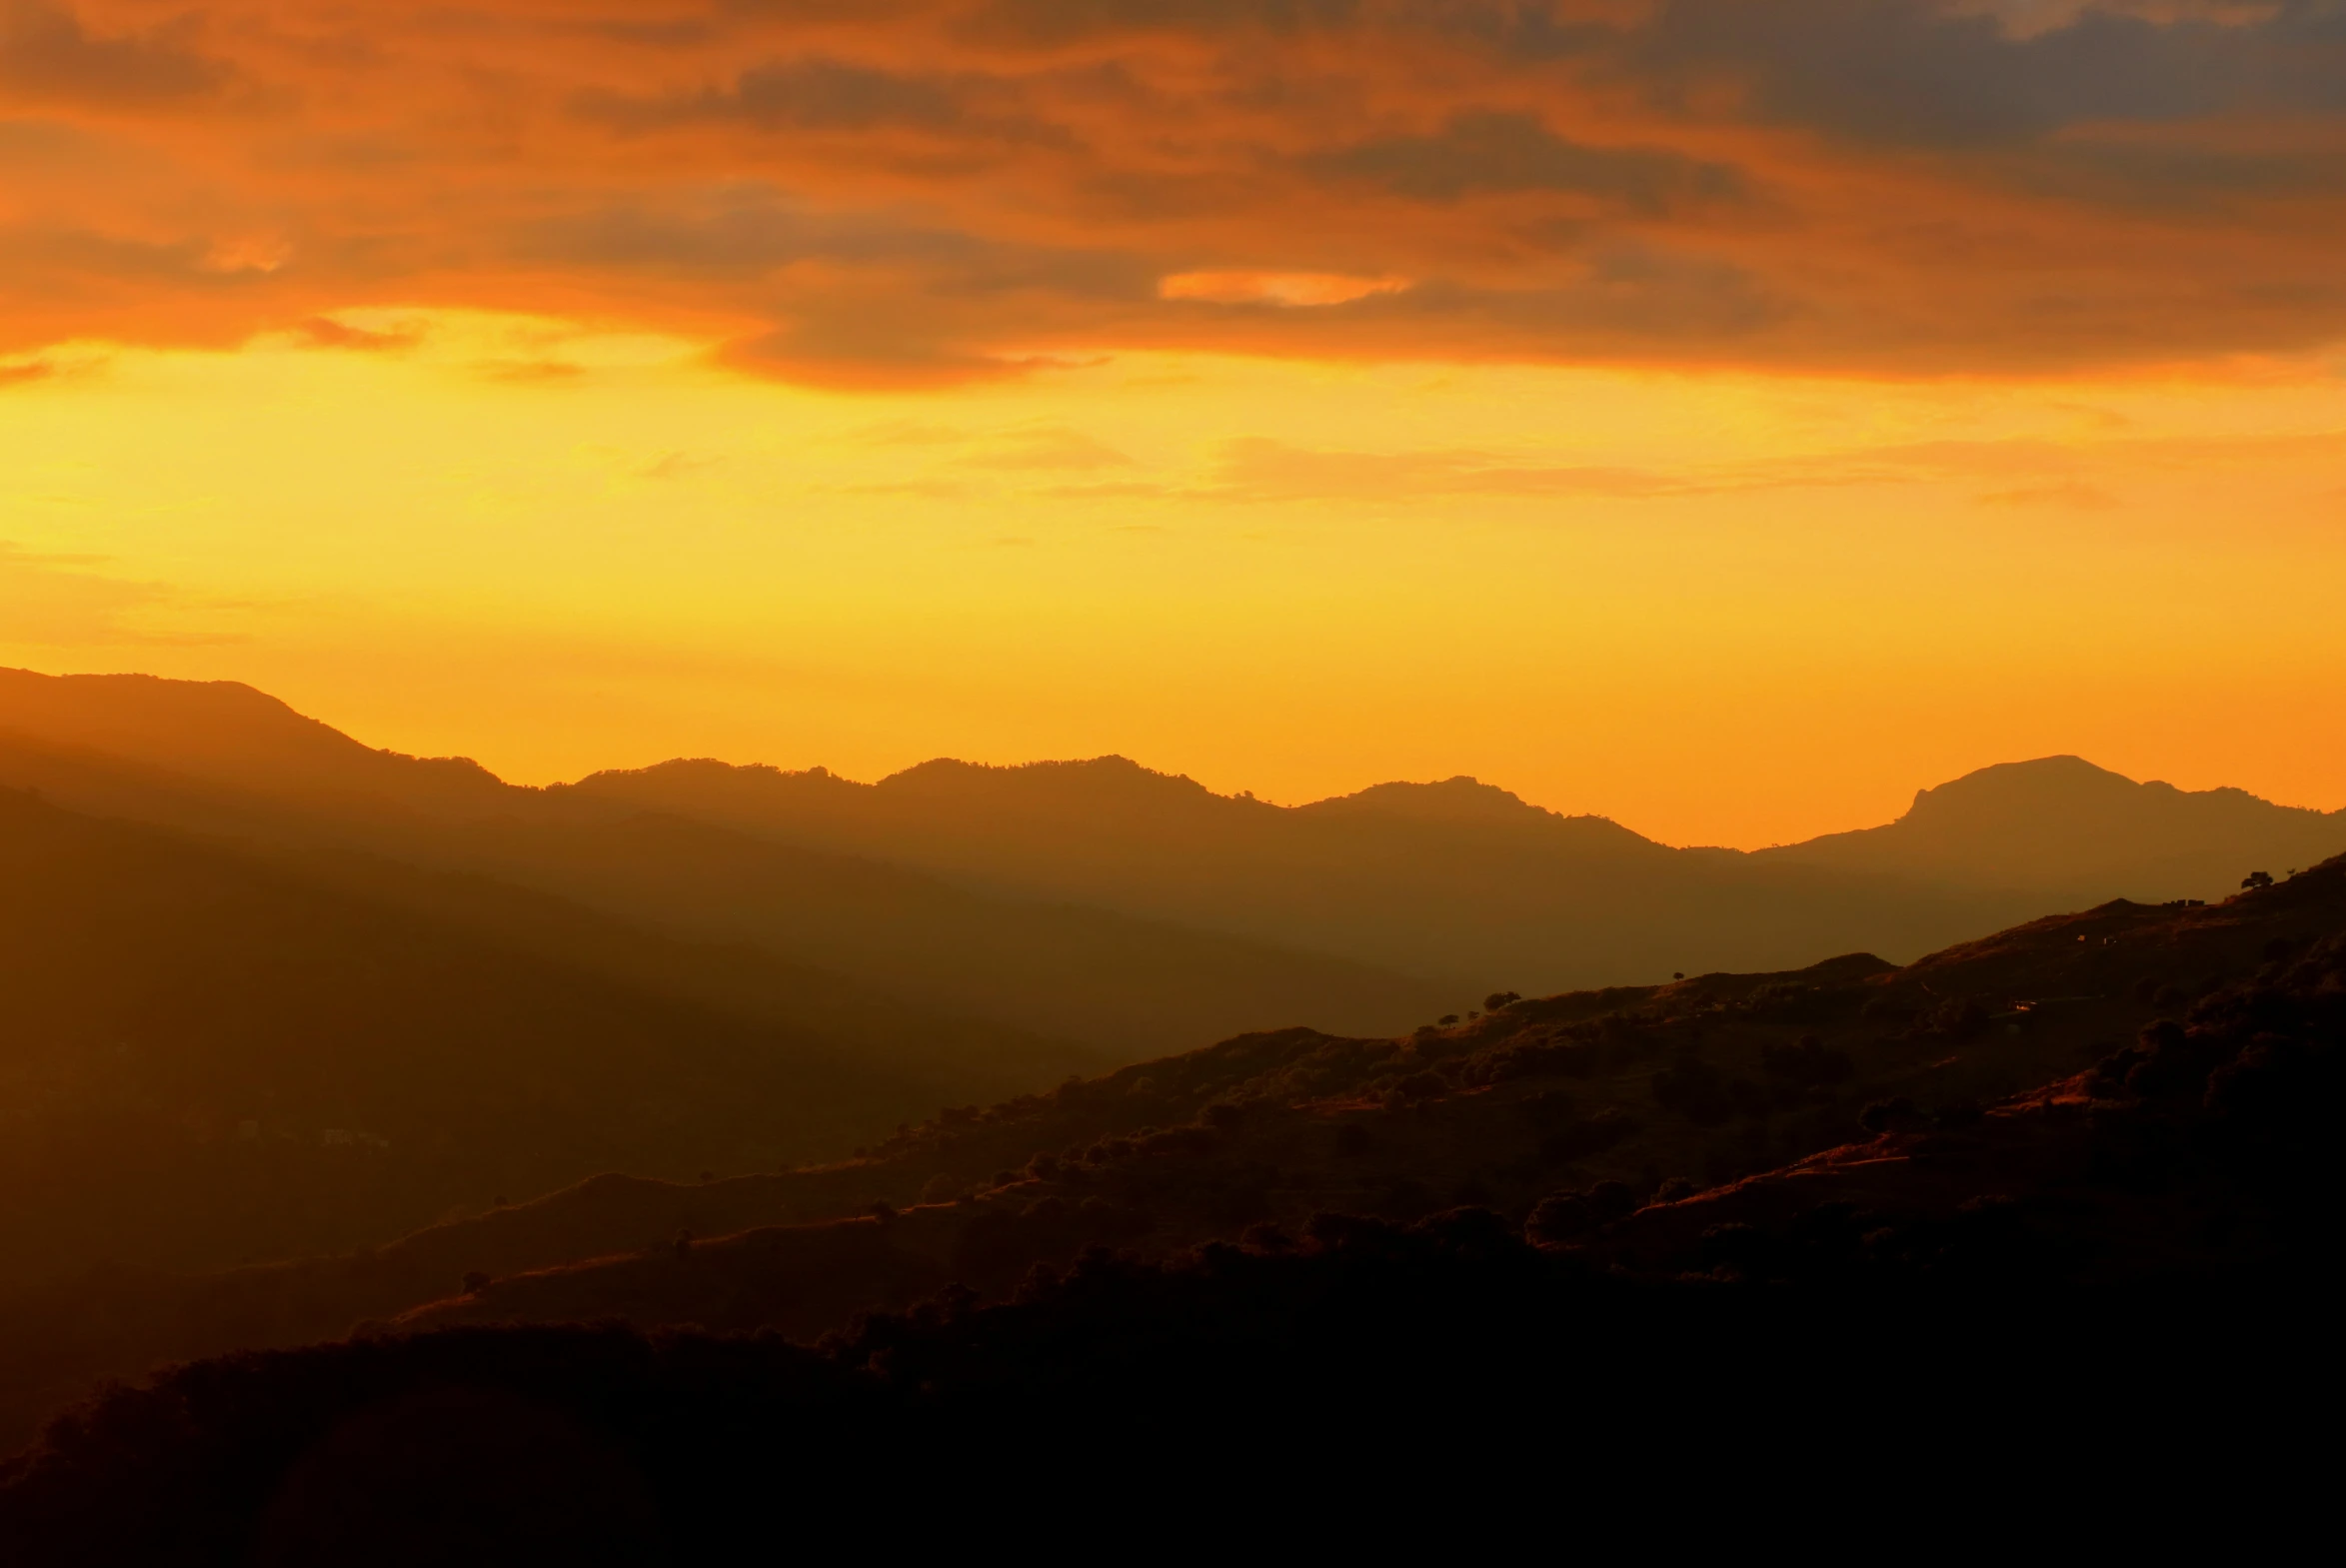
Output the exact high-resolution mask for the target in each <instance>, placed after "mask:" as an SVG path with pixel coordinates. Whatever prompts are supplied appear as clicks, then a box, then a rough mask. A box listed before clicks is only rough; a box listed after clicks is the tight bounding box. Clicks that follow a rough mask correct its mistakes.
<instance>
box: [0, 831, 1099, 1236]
mask: <svg viewBox="0 0 2346 1568" xmlns="http://www.w3.org/2000/svg"><path fill="white" fill-rule="evenodd" d="M311 869H312V870H313V871H315V870H316V866H315V865H313V866H312V867H311ZM342 871H343V874H342V876H341V878H340V880H341V883H342V884H341V885H339V886H337V885H334V884H333V878H329V877H322V876H319V875H314V874H313V875H307V876H305V875H300V874H297V873H296V871H295V870H294V869H292V868H289V867H287V866H286V865H284V864H281V863H277V862H273V861H271V860H269V859H267V858H263V857H258V856H255V855H251V854H240V853H237V852H235V851H234V850H232V849H229V848H226V847H223V846H220V845H217V844H208V843H205V842H201V841H198V840H195V839H191V838H186V837H181V836H177V835H173V834H169V833H166V832H163V831H160V830H157V829H152V828H146V827H141V826H135V825H132V824H128V823H123V822H118V821H109V820H104V819H100V818H96V817H90V816H85V815H80V814H77V813H74V812H69V811H66V810H63V809H61V808H59V807H57V806H55V805H53V804H49V803H46V802H43V801H40V800H37V799H34V798H33V797H31V796H28V795H24V794H19V793H15V792H12V791H0V987H4V988H5V992H6V994H7V996H8V998H9V1006H8V1009H7V1016H6V1018H5V1020H0V1075H4V1079H0V1103H4V1104H5V1111H4V1112H0V1114H4V1115H5V1118H6V1125H7V1137H6V1138H5V1140H0V1191H4V1192H5V1193H7V1194H8V1197H7V1200H6V1201H4V1202H0V1255H4V1256H5V1258H6V1260H7V1261H6V1264H5V1266H4V1267H0V1277H7V1278H14V1279H23V1278H28V1277H39V1276H41V1275H53V1274H56V1273H59V1272H61V1271H64V1270H67V1269H71V1268H78V1267H81V1266H85V1265H87V1264H90V1263H93V1262H97V1261H100V1260H106V1261H109V1262H112V1263H116V1264H124V1265H137V1264H147V1265H167V1266H173V1267H218V1266H221V1265H223V1264H227V1263H232V1262H236V1261H241V1260H245V1259H257V1258H266V1257H279V1256H288V1255H293V1254H296V1253H302V1252H315V1251H319V1250H328V1249H335V1248H341V1247H348V1246H352V1245H356V1244H359V1243H362V1242H371V1241H375V1240H380V1239H383V1238H386V1237H389V1236H394V1235H397V1234H399V1233H400V1232H402V1231H404V1230H408V1229H412V1228H414V1227H415V1226H417V1225H419V1224H422V1223H425V1222H428V1221H430V1220H432V1219H434V1218H436V1217H439V1216H441V1215H442V1214H444V1213H446V1212H447V1211H448V1210H450V1209H451V1208H455V1209H460V1210H468V1211H470V1210H478V1209H480V1208H483V1207H486V1206H487V1205H488V1204H489V1203H490V1202H491V1200H492V1199H496V1198H499V1197H500V1196H501V1195H502V1196H504V1197H509V1198H514V1199H521V1198H526V1197H529V1196H531V1195H533V1194H536V1193H541V1192H545V1191H547V1190H549V1189H552V1188H556V1187H560V1186H563V1185H566V1184H567V1183H570V1182H573V1181H576V1180H578V1179H580V1178H581V1177H584V1176H587V1175H591V1174H594V1173H595V1172H598V1171H603V1170H612V1169H625V1170H632V1171H637V1172H641V1173H644V1174H647V1175H658V1174H670V1175H682V1176H691V1175H694V1174H696V1173H697V1172H699V1171H702V1170H705V1169H707V1170H715V1171H722V1172H740V1171H744V1170H756V1169H774V1168H776V1167H777V1166H779V1165H783V1164H787V1163H795V1162H798V1161H803V1160H805V1159H808V1158H811V1157H819V1156H821V1155H823V1154H825V1153H827V1152H838V1151H844V1150H845V1149H846V1148H847V1147H848V1146H849V1145H850V1144H852V1143H853V1142H855V1141H856V1140H858V1139H859V1138H865V1137H869V1136H871V1135H872V1134H873V1133H874V1132H877V1131H879V1130H882V1129H885V1128H886V1127H888V1126H890V1125H892V1124H894V1123H895V1122H897V1121H898V1120H900V1119H902V1118H904V1117H905V1116H906V1115H907V1114H918V1113H919V1112H920V1111H921V1110H922V1109H923V1108H925V1107H927V1106H931V1105H934V1104H935V1103H936V1098H937V1096H938V1095H939V1094H940V1093H941V1092H949V1091H952V1092H963V1093H966V1092H968V1091H970V1090H971V1089H973V1088H977V1089H980V1090H981V1091H983V1090H984V1089H985V1088H986V1087H988V1086H993V1087H994V1088H995V1089H996V1091H997V1092H999V1090H1000V1088H1001V1087H1004V1086H1010V1085H1015V1084H1017V1083H1019V1082H1022V1081H1024V1082H1036V1081H1049V1080H1050V1079H1051V1078H1054V1077H1057V1076H1059V1075H1061V1074H1062V1073H1064V1072H1065V1071H1066V1070H1067V1069H1068V1068H1070V1067H1071V1066H1075V1065H1078V1064H1081V1063H1084V1062H1086V1061H1088V1060H1093V1059H1096V1058H1088V1057H1087V1056H1086V1055H1085V1054H1084V1053H1083V1052H1081V1051H1079V1050H1076V1049H1074V1048H1072V1047H1069V1046H1066V1045H1063V1044H1054V1043H1053V1042H1049V1041H1046V1040H1041V1039H1037V1038H1034V1037H1032V1036H1024V1035H1020V1034H1018V1033H1017V1032H1015V1031H1012V1030H1007V1029H1004V1028H1001V1027H1000V1026H997V1025H989V1024H983V1023H974V1022H971V1021H969V1020H967V1019H957V1018H954V1017H951V1016H947V1015H941V1014H936V1013H924V1012H919V1011H915V1010H911V1009H906V1008H902V1007H894V1006H891V1005H889V1004H886V1003H878V1002H874V1001H872V1000H870V999H869V998H865V997H862V996H860V995H858V994H856V992H855V990H854V989H853V988H852V987H851V986H850V985H848V984H847V982H844V981H842V980H839V979H838V978H836V977H833V976H829V975H824V974H822V973H820V972H817V971H807V970H795V971H794V970H790V969H788V968H786V967H784V966H781V965H777V964H775V963H774V962H773V961H772V960H770V959H766V958H763V957H762V956H760V955H756V954H745V953H742V952H739V951H732V952H728V951H725V950H723V949H714V948H696V947H693V946H691V945H689V944H684V943H678V942H672V941H665V940H662V939H660V938H657V937H648V936H645V935H643V934H642V933H640V932H635V931H631V930H628V929H627V928H626V927H622V926H615V925H614V924H613V923H612V922H610V921H607V920H603V919H600V918H598V917H595V916H593V915H591V914H589V913H588V912H587V911H584V910H580V909H577V908H575V907H566V906H563V905H561V904H559V903H558V902H556V901H555V900H551V899H547V898H544V897H542V896H536V895H522V894H515V893H513V892H512V891H511V890H510V889H502V888H498V887H496V886H494V885H490V884H480V883H478V882H469V883H468V882H464V881H461V880H459V881H454V882H451V881H448V880H446V879H434V878H430V877H424V876H419V875H417V874H416V873H413V872H411V871H407V870H405V869H403V868H399V867H395V866H380V865H378V866H372V867H370V866H367V865H365V864H364V863H362V862H347V863H345V864H344V865H343V866H342ZM370 878H371V879H372V881H373V882H374V884H375V885H374V887H373V888H372V889H371V890H370V889H367V888H365V887H363V886H362V884H363V883H365V882H366V881H368V880H369V879H370ZM387 890H388V891H390V892H392V893H393V894H395V896H383V895H382V894H383V893H384V892H385V891H387ZM370 891H371V893H372V895H370Z"/></svg>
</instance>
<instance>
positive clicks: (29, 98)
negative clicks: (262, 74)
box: [0, 0, 229, 108]
mask: <svg viewBox="0 0 2346 1568" xmlns="http://www.w3.org/2000/svg"><path fill="white" fill-rule="evenodd" d="M185 33H186V28H185V27H184V26H177V27H168V28H164V29H159V30H150V31H146V32H142V33H127V34H117V35H112V36H98V35H94V34H92V33H91V32H90V31H89V30H88V29H87V28H85V27H84V26H83V24H82V21H81V18H80V17H79V16H77V15H76V14H75V13H74V12H73V11H71V10H68V9H66V8H64V7H62V6H57V5H51V4H48V3H46V0H0V99H13V100H16V101H18V102H21V103H68V104H86V105H93V106H102V107H106V108H138V107H141V106H146V105H156V104H171V103H175V102H180V101H184V100H188V99H192V98H199V97H203V96H205V95H208V94H210V93H212V92H214V91H215V90H217V89H218V88H219V87H220V86H221V85H223V84H224V83H225V82H226V81H227V79H228V75H229V73H228V70H227V68H226V67H224V66H222V65H220V64H219V63H217V62H215V61H212V60H208V59H206V58H204V57H203V56H201V55H199V54H197V53H195V52H194V51H193V50H191V49H189V48H188V47H186V40H185Z"/></svg>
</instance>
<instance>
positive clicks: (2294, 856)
mask: <svg viewBox="0 0 2346 1568" xmlns="http://www.w3.org/2000/svg"><path fill="white" fill-rule="evenodd" d="M2341 851H2346V811H2313V810H2305V809H2302V808H2299V807H2295V806H2286V805H2275V804H2273V803H2272V802H2271V801H2269V800H2260V799H2258V798H2257V797H2256V796H2255V795H2252V794H2250V793H2248V792H2247V791H2246V790H2243V789H2202V790H2196V791H2193V790H2183V789H2178V788H2176V787H2175V786H2174V785H2172V784H2156V783H2153V784H2136V783H2135V782H2134V781H2132V780H2131V779H2127V778H2124V777H2122V776H2120V775H2118V774H2113V773H2110V772H2108V771H2107V770H2104V769H2100V768H2096V767H2094V766H2093V765H2092V764H2091V763H2088V762H2085V761H2084V760H2083V759H2081V758H2075V757H2044V758H2039V759H2037V760H2036V761H2035V762H2032V763H2005V764H2002V765H2000V766H1998V767H1994V768H1983V769H1981V770H1979V771H1978V772H1977V773H1973V774H1966V775H1964V776H1963V777H1962V778H1960V779H1957V780H1955V781H1954V782H1953V783H1951V784H1940V785H1939V786H1938V787H1937V788H1935V789H1924V790H1921V791H1919V792H1917V793H1916V795H1915V796H1914V804H1913V806H1912V807H1911V808H1910V809H1909V810H1908V811H1907V812H1906V814H1905V815H1904V816H1901V817H1899V818H1898V819H1897V820H1896V821H1894V822H1891V823H1888V824H1887V825H1885V826H1881V827H1867V828H1862V829H1860V830H1858V831H1856V832H1846V833H1831V834H1828V835H1826V836H1825V837H1822V838H1811V839H1809V840H1808V841H1807V842H1805V843H1797V844H1788V845H1785V846H1783V847H1781V848H1776V849H1763V850H1760V851H1759V852H1758V853H1757V854H1755V855H1754V856H1753V858H1754V859H1756V860H1762V861H1773V862H1777V863H1784V864H1799V865H1819V866H1832V867H1835V868H1837V869H1842V870H1853V871H1869V872H1878V873H1885V874H1891V875H1899V876H1909V877H1914V878H1916V879H1919V880H1928V881H1935V882H1944V883H1949V884H1955V885H1964V886H1973V887H2009V888H2019V889H2024V890H2026V891H2028V892H2030V893H2034V894H2037V895H2039V896H2047V897H2059V896H2063V895H2080V894H2081V895H2085V896H2087V897H2088V898H2089V899H2091V900H2096V901H2098V900H2099V899H2101V898H2110V897H2134V898H2151V899H2158V898H2220V897H2222V896H2224V895H2225V894H2226V893H2228V892H2231V891H2232V890H2233V889H2235V888H2236V887H2238V886H2239V885H2240V879H2241V877H2242V876H2243V875H2244V874H2246V873H2247V872H2249V871H2251V870H2269V871H2271V872H2272V873H2273V874H2275V875H2279V874H2282V873H2284V872H2286V871H2292V870H2296V869H2297V868H2298V867H2300V866H2306V865H2313V864H2315V863H2317V862H2319V861H2322V860H2326V859H2328V858H2329V857H2330V856H2331V855H2333V854H2337V853H2340V852H2341Z"/></svg>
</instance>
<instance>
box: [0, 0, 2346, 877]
mask: <svg viewBox="0 0 2346 1568" xmlns="http://www.w3.org/2000/svg"><path fill="white" fill-rule="evenodd" d="M2342 230H2346V4H2340V3H2337V0H2273V3H2266V4H2246V3H2229V0H2226V3H2215V0H2205V3H2202V0H2129V3H2117V0H2105V3H2099V4H2095V3H2088V0H1967V3H1966V0H1768V3H1765V4H1761V3H1756V0H1555V3H1552V4H1550V3H1542V0H1243V3H1242V0H1147V3H1144V0H691V3H687V0H628V3H625V4H622V3H619V0H610V3H600V4H598V3H586V0H497V3H475V4H463V3H458V4H450V5H440V6H421V7H414V8H390V7H379V6H360V5H355V4H352V5H334V4H323V3H297V0H218V3H211V4H205V3H202V0H197V3H194V4H188V3H181V0H169V3H163V0H84V3H81V4H78V5H72V4H63V3H56V0H0V663H4V664H9V665H15V666H21V667H25V668H32V669H38V670H46V671H54V672H70V671H116V670H141V671H148V672H152V673H155V674H160V675H169V676H177V677H185V678H192V679H218V680H239V681H245V682H249V683H251V684H253V685H255V686H258V687H261V688H263V689H264V690H267V691H270V692H272V693H274V694H276V695H278V696H280V697H283V698H285V699H286V700H287V701H288V702H291V703H292V704H294V706H296V707H297V708H300V709H301V710H303V711H304V712H306V713H310V714H313V715H315V716H317V717H319V718H322V719H325V720H326V721H328V722H329V723H332V724H334V725H336V726H338V727H339V728H342V729H344V730H347V731H349V732H350V733H352V734H354V735H356V736H358V737H360V738H361V739H363V740H365V741H367V742H369V743H370V744H375V745H383V746H390V747H394V748H397V749H399V750H403V751H409V752H416V753H422V754H427V755H441V754H461V755H467V756H472V757H475V758H478V759H479V760H480V761H481V762H483V763H484V764H486V765H487V766H489V767H491V768H492V769H494V770H496V771H497V772H498V773H500V774H501V775H503V776H505V777H507V778H510V779H513V780H516V781H517V782H523V783H544V782H548V781H551V780H554V779H559V778H575V777H578V776H579V775H581V774H583V773H586V772H589V771H592V770H594V769H597V768H605V767H634V766H642V765H645V764H648V763H651V762H655V761H659V760H661V759H663V758H667V757H671V756H678V755H690V756H702V755H707V756H719V757H724V758H727V759H729V760H732V761H737V762H767V763H773V764H777V765H780V766H784V767H810V766H815V765H819V764H820V765H824V766H828V767H830V768H832V769H834V770H835V771H838V772H841V773H845V774H848V775H850V776H852V777H859V778H875V777H879V776H881V775H884V774H886V773H889V772H892V771H894V770H896V769H900V768H903V767H907V766H910V765H911V764H914V763H917V762H919V761H922V760H924V759H927V758H930V757H934V756H940V755H947V756H958V757H964V758H969V759H972V760H976V761H983V762H991V763H1015V762H1023V761H1029V760H1034V759H1040V758H1061V757H1083V756H1094V755H1101V754H1105V753H1121V754H1123V755H1126V756H1129V757H1133V758H1135V759H1137V760H1139V761H1141V762H1143V763H1146V764H1148V765H1150V766H1152V767H1156V768H1161V769H1164V770H1166V771H1169V772H1177V773H1186V774H1188V775H1190V776H1192V777H1194V778H1196V779H1198V780H1199V781H1200V782H1201V783H1204V784H1207V785H1209V786H1211V787H1213V788H1216V789H1221V790H1225V791H1236V790H1240V789H1250V790H1252V791H1254V792H1256V793H1257V794H1260V795H1262V796H1264V797H1266V798H1271V799H1278V800H1304V799H1310V798H1316V797H1319V796H1322V795H1326V794H1331V793H1339V792H1345V791H1348V790H1351V789H1356V788H1360V787H1363V786H1365V785H1367V784H1373V783H1377V782H1380V781H1383V780H1387V779H1395V778H1412V779H1434V778H1444V777H1448V776H1451V775H1455V774H1461V773H1462V774H1471V775H1473V776H1475V777H1478V778H1482V779H1485V780H1488V781H1490V782H1493V783H1497V784H1504V785H1505V786H1507V787H1509V788H1512V789H1514V790H1515V791H1516V792H1518V793H1520V794H1522V795H1523V796H1524V797H1526V798H1528V799H1531V800H1534V801H1537V802H1538V803H1541V804H1543V805H1548V806H1552V807H1554V808H1556V809H1559V810H1565V811H1596V812H1600V813H1602V814H1605V815H1609V816H1612V817H1614V818H1615V819H1617V820H1619V821H1622V822H1623V823H1625V824H1627V825H1629V826H1631V827H1634V828H1636V829H1637V830H1639V831H1642V832H1646V833H1648V834H1650V835H1652V836H1655V837H1659V838H1662V839H1665V840H1667V841H1671V842H1706V843H1730V844H1738V845H1757V844H1763V843H1769V842H1779V841H1789V840H1792V839H1796V838H1800V837H1804V836H1807V835H1809V834H1812V833H1816V832H1822V831H1831V830H1835V829H1839V828H1844V827H1851V826H1858V825H1865V824H1868V823H1871V822H1876V821H1881V820H1885V819H1887V818H1888V817H1890V816H1892V815H1895V814H1896V813H1897V812H1898V811H1899V810H1900V809H1902V808H1903V807H1904V805H1905V803H1906V802H1907V800H1908V799H1909V798H1910V797H1911V794H1912V792H1913V791H1914V790H1915V789H1916V788H1918V787H1921V786H1924V785H1928V784H1937V783H1940V782H1942V781H1944V780H1946V779H1949V778H1952V777H1955V776H1957V775H1959V774H1961V773H1964V772H1967V771H1969V770H1971V769H1973V768H1977V767H1981V766H1984V765H1987V764H1990V763H1995V762H2000V761H2009V760H2014V759H2019V758H2025V757H2034V756H2043V755H2049V754H2056V753H2075V754H2078V755H2082V756H2085V757H2088V758H2091V759H2092V760H2094V761H2096V762H2098V763H2101V764H2102V765H2104V766H2106V767H2110V768H2114V769H2117V770H2119V771H2121V772H2124V773H2127V774H2129V775H2130V776H2132V777H2135V778H2161V779H2166V780H2169V781H2171V782H2173V783H2175V784H2181V785H2184V786H2186V787H2210V786H2214V785H2218V784H2237V785H2241V786H2243V787H2247V788H2251V789H2254V790H2256V791H2257V792H2259V793H2262V794H2265V795H2267V796H2268V797H2271V798H2275V799H2280V800H2283V801H2286V802H2289V803H2293V804H2306V805H2318V806H2322V807H2325V808H2335V807H2339V806H2346V725H2342V724H2341V723H2340V720H2341V718H2342V717H2346V715H2342V708H2346V697H2342V696H2341V694H2346V616H2342V615H2340V614H2339V613H2338V609H2337V606H2338V603H2339V601H2340V598H2341V592H2340V591H2341V588H2342V587H2346V267H2341V266H2340V265H2339V262H2338V257H2339V256H2340V255H2341V254H2346V246H2342V245H2341V240H2342V239H2346V235H2342V233H2341V231H2342Z"/></svg>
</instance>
